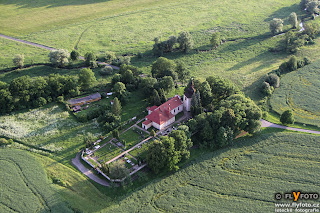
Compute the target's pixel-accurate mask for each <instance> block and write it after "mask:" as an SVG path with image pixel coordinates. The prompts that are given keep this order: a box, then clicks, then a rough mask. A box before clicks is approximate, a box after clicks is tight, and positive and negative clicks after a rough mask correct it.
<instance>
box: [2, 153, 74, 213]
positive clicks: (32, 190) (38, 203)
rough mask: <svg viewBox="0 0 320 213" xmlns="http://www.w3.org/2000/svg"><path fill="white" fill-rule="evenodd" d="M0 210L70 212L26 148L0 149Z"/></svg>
mask: <svg viewBox="0 0 320 213" xmlns="http://www.w3.org/2000/svg"><path fill="white" fill-rule="evenodd" d="M0 156H1V157H0V168H1V173H0V186H1V187H0V191H1V201H0V212H15V211H16V212H72V211H71V210H70V209H69V207H68V206H67V204H66V203H65V202H63V199H62V198H61V196H60V195H59V194H58V193H57V191H56V190H54V188H53V187H52V185H51V184H50V183H49V181H48V179H47V177H46V175H45V172H44V169H43V167H42V166H41V164H40V163H39V162H38V161H37V160H36V159H35V158H34V157H32V156H31V155H30V154H28V152H26V151H21V150H14V149H9V148H6V149H0Z"/></svg>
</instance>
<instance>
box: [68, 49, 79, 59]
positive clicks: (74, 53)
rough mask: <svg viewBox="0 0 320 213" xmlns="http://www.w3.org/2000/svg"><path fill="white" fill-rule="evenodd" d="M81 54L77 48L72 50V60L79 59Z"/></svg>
mask: <svg viewBox="0 0 320 213" xmlns="http://www.w3.org/2000/svg"><path fill="white" fill-rule="evenodd" d="M79 56H80V53H79V52H78V51H76V50H72V52H71V53H70V58H71V60H72V61H77V60H79Z"/></svg>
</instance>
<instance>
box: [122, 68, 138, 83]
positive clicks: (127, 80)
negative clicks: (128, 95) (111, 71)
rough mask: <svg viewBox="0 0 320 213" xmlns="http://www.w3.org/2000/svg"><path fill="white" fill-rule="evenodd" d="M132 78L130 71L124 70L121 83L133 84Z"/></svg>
mask: <svg viewBox="0 0 320 213" xmlns="http://www.w3.org/2000/svg"><path fill="white" fill-rule="evenodd" d="M134 80H135V79H134V76H133V73H132V71H131V70H126V71H125V72H124V73H123V74H122V75H121V82H123V83H124V84H131V83H133V82H134Z"/></svg>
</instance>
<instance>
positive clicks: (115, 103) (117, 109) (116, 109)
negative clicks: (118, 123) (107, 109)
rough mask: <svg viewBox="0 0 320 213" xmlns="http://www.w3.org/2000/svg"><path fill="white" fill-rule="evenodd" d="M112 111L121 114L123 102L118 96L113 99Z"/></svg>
mask: <svg viewBox="0 0 320 213" xmlns="http://www.w3.org/2000/svg"><path fill="white" fill-rule="evenodd" d="M111 111H112V113H113V114H114V115H116V116H119V115H120V113H121V103H120V101H119V99H118V98H117V97H115V98H114V99H113V104H112V107H111Z"/></svg>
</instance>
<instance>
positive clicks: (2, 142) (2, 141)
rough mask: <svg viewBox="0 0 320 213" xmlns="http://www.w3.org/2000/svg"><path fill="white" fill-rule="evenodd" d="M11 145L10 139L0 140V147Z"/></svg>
mask: <svg viewBox="0 0 320 213" xmlns="http://www.w3.org/2000/svg"><path fill="white" fill-rule="evenodd" d="M12 143H13V140H12V139H9V140H7V139H5V138H0V146H2V145H9V144H12Z"/></svg>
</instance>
